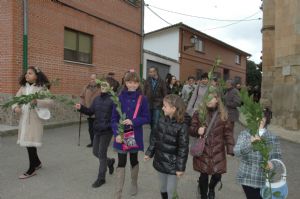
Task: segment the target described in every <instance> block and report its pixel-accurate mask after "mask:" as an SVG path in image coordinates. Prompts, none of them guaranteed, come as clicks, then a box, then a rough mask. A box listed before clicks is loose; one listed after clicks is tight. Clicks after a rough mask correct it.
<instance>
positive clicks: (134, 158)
mask: <svg viewBox="0 0 300 199" xmlns="http://www.w3.org/2000/svg"><path fill="white" fill-rule="evenodd" d="M129 154H130V164H131V168H133V167H134V166H135V165H137V164H138V163H139V161H138V152H135V153H129ZM126 163H127V153H118V167H122V168H124V167H125V166H126Z"/></svg>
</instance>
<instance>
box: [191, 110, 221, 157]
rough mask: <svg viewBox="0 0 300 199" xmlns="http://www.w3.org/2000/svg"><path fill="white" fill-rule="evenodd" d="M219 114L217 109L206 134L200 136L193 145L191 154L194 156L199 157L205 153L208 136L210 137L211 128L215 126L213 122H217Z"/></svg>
mask: <svg viewBox="0 0 300 199" xmlns="http://www.w3.org/2000/svg"><path fill="white" fill-rule="evenodd" d="M217 115H218V111H216V112H215V113H214V115H213V117H212V119H211V121H210V123H209V125H208V127H207V131H206V134H205V135H204V137H201V136H200V137H199V138H198V139H197V140H196V142H195V143H194V144H193V145H192V146H191V148H190V154H191V155H192V156H194V157H199V156H201V155H202V154H203V151H204V147H205V141H206V138H207V137H208V135H209V133H210V130H211V128H212V126H213V124H214V123H215V120H216V117H217Z"/></svg>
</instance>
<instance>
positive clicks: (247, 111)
mask: <svg viewBox="0 0 300 199" xmlns="http://www.w3.org/2000/svg"><path fill="white" fill-rule="evenodd" d="M240 96H241V100H242V102H243V106H242V107H240V108H239V111H240V112H241V113H243V114H244V116H245V118H246V128H247V129H249V132H250V134H251V136H257V135H258V130H259V125H260V122H261V120H262V118H263V108H262V106H261V105H260V104H259V103H256V102H254V101H253V99H252V96H249V95H248V91H247V90H246V89H245V88H244V89H242V90H241V92H240ZM252 147H253V150H254V151H258V152H259V153H260V154H261V156H262V163H261V165H260V166H261V168H262V170H263V176H264V178H265V180H266V181H268V182H269V187H270V188H269V189H268V190H266V191H265V192H264V193H263V198H265V199H272V190H271V179H272V178H273V177H274V175H275V173H274V172H273V171H272V170H270V169H268V161H269V158H270V152H271V150H272V148H271V147H270V146H269V145H268V144H267V142H266V140H265V139H264V138H261V139H260V140H256V141H254V142H252ZM278 194H280V193H278V192H275V193H274V194H273V196H275V197H276V196H277V195H278Z"/></svg>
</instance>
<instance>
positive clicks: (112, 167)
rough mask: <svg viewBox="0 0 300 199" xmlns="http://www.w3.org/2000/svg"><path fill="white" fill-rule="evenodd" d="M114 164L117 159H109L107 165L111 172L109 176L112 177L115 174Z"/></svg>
mask: <svg viewBox="0 0 300 199" xmlns="http://www.w3.org/2000/svg"><path fill="white" fill-rule="evenodd" d="M114 164H115V159H114V158H112V159H109V161H108V164H107V167H108V170H109V174H110V175H112V174H113V173H114V170H115V169H114Z"/></svg>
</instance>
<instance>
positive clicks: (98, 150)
mask: <svg viewBox="0 0 300 199" xmlns="http://www.w3.org/2000/svg"><path fill="white" fill-rule="evenodd" d="M112 136H113V135H112V133H110V134H106V135H95V137H94V141H93V154H94V155H95V156H96V157H97V158H99V164H100V165H99V171H98V179H99V180H105V174H106V170H107V161H109V158H107V149H108V146H109V143H110V141H111V138H112Z"/></svg>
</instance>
